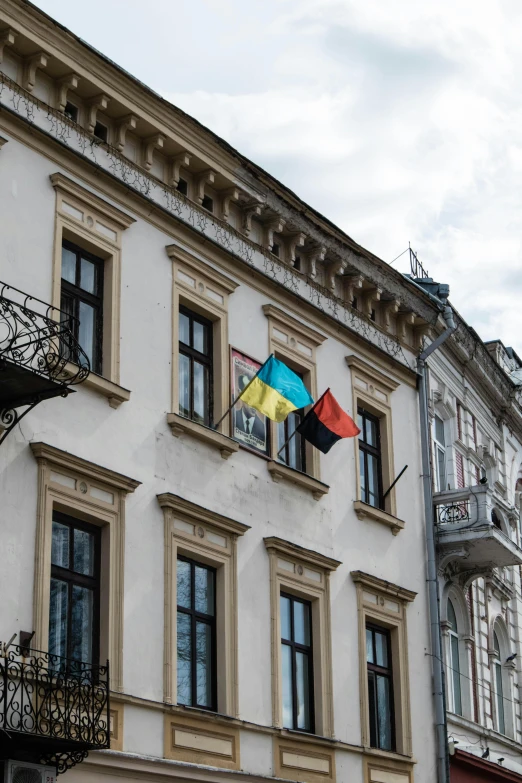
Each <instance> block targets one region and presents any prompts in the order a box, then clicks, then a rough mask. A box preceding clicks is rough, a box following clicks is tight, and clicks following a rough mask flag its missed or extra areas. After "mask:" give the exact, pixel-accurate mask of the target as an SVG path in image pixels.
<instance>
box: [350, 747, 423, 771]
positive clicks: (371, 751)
mask: <svg viewBox="0 0 522 783" xmlns="http://www.w3.org/2000/svg"><path fill="white" fill-rule="evenodd" d="M362 747H363V753H364V755H365V756H374V757H375V758H381V759H389V760H390V761H401V762H402V763H403V764H408V766H409V765H410V764H416V763H417V762H416V761H415V759H414V757H413V753H399V752H398V751H396V750H381V749H380V748H372V747H370V746H369V745H363V746H362Z"/></svg>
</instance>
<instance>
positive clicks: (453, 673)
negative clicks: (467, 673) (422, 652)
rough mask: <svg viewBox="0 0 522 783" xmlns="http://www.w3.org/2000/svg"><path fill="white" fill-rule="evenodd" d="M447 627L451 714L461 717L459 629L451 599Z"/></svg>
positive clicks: (449, 600)
mask: <svg viewBox="0 0 522 783" xmlns="http://www.w3.org/2000/svg"><path fill="white" fill-rule="evenodd" d="M448 625H449V637H450V645H449V659H450V660H449V665H450V671H449V677H448V682H449V685H450V695H451V701H452V708H453V712H455V713H456V714H457V715H462V691H461V687H460V674H461V672H460V651H459V629H458V626H457V615H456V614H455V607H454V606H453V604H452V602H451V599H450V598H448Z"/></svg>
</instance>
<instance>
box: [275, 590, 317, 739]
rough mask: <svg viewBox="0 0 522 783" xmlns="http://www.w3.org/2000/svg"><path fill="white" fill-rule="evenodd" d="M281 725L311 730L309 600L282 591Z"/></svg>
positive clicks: (312, 712) (312, 727) (287, 727)
mask: <svg viewBox="0 0 522 783" xmlns="http://www.w3.org/2000/svg"><path fill="white" fill-rule="evenodd" d="M280 615H281V664H282V677H283V679H282V686H283V726H284V728H286V729H300V730H301V731H310V732H313V731H314V709H313V704H314V683H313V662H312V617H311V607H310V603H309V602H308V601H302V600H301V599H298V598H295V597H294V596H292V595H287V594H285V593H281V597H280Z"/></svg>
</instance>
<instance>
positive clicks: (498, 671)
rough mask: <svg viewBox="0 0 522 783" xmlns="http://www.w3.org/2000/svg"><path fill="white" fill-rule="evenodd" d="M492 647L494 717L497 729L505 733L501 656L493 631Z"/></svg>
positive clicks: (496, 637)
mask: <svg viewBox="0 0 522 783" xmlns="http://www.w3.org/2000/svg"><path fill="white" fill-rule="evenodd" d="M493 648H494V650H495V660H494V661H493V669H494V674H495V683H494V687H495V701H496V713H497V715H496V717H497V731H499V732H500V734H505V733H506V721H505V715H504V688H503V683H502V656H501V653H500V644H499V641H498V636H497V634H496V632H495V631H493Z"/></svg>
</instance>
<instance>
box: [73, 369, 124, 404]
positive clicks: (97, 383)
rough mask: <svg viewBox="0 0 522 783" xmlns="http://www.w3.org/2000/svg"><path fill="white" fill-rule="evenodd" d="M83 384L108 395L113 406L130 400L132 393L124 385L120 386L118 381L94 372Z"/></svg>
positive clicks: (105, 395)
mask: <svg viewBox="0 0 522 783" xmlns="http://www.w3.org/2000/svg"><path fill="white" fill-rule="evenodd" d="M82 385H83V386H86V387H87V388H88V389H92V390H93V391H96V392H98V393H99V394H102V395H103V396H104V397H107V400H108V402H109V405H110V406H111V408H119V407H120V405H121V404H122V402H128V401H129V400H130V396H131V393H130V391H129V390H128V389H124V388H123V386H119V385H118V384H117V383H113V382H112V381H108V380H107V378H102V376H101V375H95V374H94V373H92V372H91V373H89V375H88V376H87V378H86V379H85V380H84V382H83V384H82Z"/></svg>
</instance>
